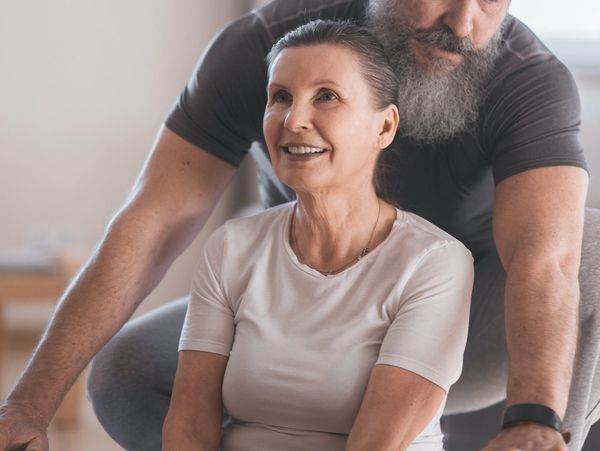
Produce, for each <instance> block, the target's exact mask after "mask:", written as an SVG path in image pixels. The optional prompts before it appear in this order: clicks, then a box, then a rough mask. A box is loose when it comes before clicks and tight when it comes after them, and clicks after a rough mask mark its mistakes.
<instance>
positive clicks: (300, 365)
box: [179, 204, 473, 451]
mask: <svg viewBox="0 0 600 451" xmlns="http://www.w3.org/2000/svg"><path fill="white" fill-rule="evenodd" d="M292 207H293V204H285V205H282V206H279V207H275V208H272V209H269V210H267V211H265V212H262V213H260V214H258V215H256V216H251V217H248V218H241V219H235V220H231V221H228V222H227V223H226V224H225V225H223V226H222V227H221V228H219V229H218V230H217V231H216V232H215V233H214V234H213V235H212V236H211V237H210V238H209V240H208V242H207V244H206V246H205V248H204V251H203V253H202V256H201V258H200V260H199V264H198V267H197V269H196V271H195V273H194V279H193V286H192V291H191V300H190V304H189V306H188V311H187V314H186V318H185V323H184V326H183V331H182V335H181V341H180V345H179V350H197V351H208V352H214V353H218V354H222V355H225V356H229V360H228V362H227V369H226V371H225V377H224V380H223V401H224V405H225V409H226V410H227V412H228V413H229V414H230V415H231V416H232V417H233V419H234V422H233V425H231V426H230V427H228V428H227V429H226V430H225V432H224V435H223V438H222V441H221V449H222V451H253V450H256V451H258V450H260V451H283V450H285V451H296V450H298V451H320V450H323V451H338V450H340V451H341V450H343V449H344V446H345V442H346V439H347V436H348V434H349V433H350V429H351V428H352V425H353V423H354V420H355V418H356V415H357V413H358V410H359V407H360V404H361V402H362V399H363V395H364V392H365V389H366V386H367V382H368V379H369V376H370V372H371V370H372V369H373V366H374V365H375V364H378V363H381V364H387V365H394V366H398V367H401V368H404V369H407V370H410V371H412V372H414V373H417V374H419V375H421V376H423V377H424V378H426V379H428V380H430V381H432V382H433V383H435V384H437V385H439V386H440V387H442V388H443V389H444V390H446V391H447V390H448V389H449V388H450V386H451V385H452V384H453V383H454V382H455V381H456V380H457V379H458V377H459V375H460V373H461V369H462V358H463V351H464V347H465V343H466V338H467V328H468V318H469V305H470V300H471V289H472V284H473V259H472V257H471V253H470V252H469V251H468V250H467V249H466V248H465V247H464V246H463V245H462V244H461V243H460V242H459V241H457V240H456V239H454V238H453V237H451V236H450V235H448V234H447V233H445V232H443V231H442V230H440V229H438V228H437V227H435V226H434V225H433V224H431V223H429V222H428V221H426V220H424V219H423V218H421V217H419V216H417V215H414V214H411V213H408V212H404V211H401V210H398V211H397V216H396V220H395V222H394V225H393V227H392V230H391V232H390V234H389V235H388V237H387V238H386V239H385V240H384V241H383V242H382V243H381V244H380V245H379V246H377V247H376V248H375V249H373V250H372V251H371V252H370V253H369V254H367V256H365V257H364V258H362V259H361V260H359V261H358V262H357V263H355V264H354V265H353V266H351V267H349V268H347V269H345V270H344V271H342V272H340V273H338V274H334V275H323V274H321V273H319V272H318V271H316V270H314V269H312V268H310V267H309V266H306V265H304V264H302V263H300V262H299V261H298V259H297V257H296V255H295V254H294V252H293V251H292V249H291V247H290V244H289V239H288V237H289V227H290V219H291V213H292V210H293V208H292ZM444 402H445V400H444ZM443 404H444V403H442V406H440V409H439V410H438V412H437V414H436V415H435V417H434V418H433V420H432V421H431V422H430V424H429V425H428V426H427V427H426V428H425V429H424V430H423V431H422V433H421V434H420V435H419V436H418V437H417V439H416V440H415V441H414V442H413V444H412V445H411V446H410V447H409V448H408V449H409V450H410V451H439V450H441V449H443V447H442V435H441V431H440V427H439V419H440V416H441V413H442V411H443Z"/></svg>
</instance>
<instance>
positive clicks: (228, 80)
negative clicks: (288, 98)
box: [165, 13, 272, 166]
mask: <svg viewBox="0 0 600 451" xmlns="http://www.w3.org/2000/svg"><path fill="white" fill-rule="evenodd" d="M271 40H272V38H271V37H270V34H269V33H268V31H267V30H266V28H265V27H264V24H263V22H261V21H260V20H259V18H258V17H257V16H256V15H255V14H253V13H250V14H247V15H245V16H243V17H241V18H240V19H238V20H236V21H235V22H232V23H231V24H230V25H228V26H227V27H225V28H224V29H223V30H222V31H221V32H219V33H218V34H217V35H216V36H215V38H214V39H213V41H212V42H211V43H210V44H209V46H208V48H207V49H206V50H205V52H204V54H203V55H202V56H201V57H200V60H199V61H198V63H197V65H196V68H195V69H194V73H193V74H192V76H191V78H190V79H189V81H188V83H187V85H186V87H185V89H184V90H183V92H182V93H181V94H180V96H179V98H178V100H177V102H176V103H175V105H174V106H173V109H172V110H171V111H170V113H169V114H168V115H167V118H166V120H165V125H166V126H167V127H168V128H169V129H170V130H172V131H173V132H175V133H176V134H177V135H179V136H181V137H182V138H183V139H185V140H186V141H189V142H191V143H192V144H194V145H196V146H198V147H201V148H202V149H204V150H206V151H208V152H209V153H211V154H213V155H215V156H217V157H219V158H221V159H222V160H224V161H226V162H228V163H230V164H232V165H234V166H238V165H239V164H240V163H241V161H242V159H243V158H244V156H245V155H246V153H247V152H248V149H249V148H250V145H251V143H252V142H253V141H255V140H256V139H258V138H259V137H260V136H262V116H263V111H264V108H265V104H266V84H267V73H266V63H265V55H266V54H267V52H268V50H269V49H270V48H271V45H272V42H271Z"/></svg>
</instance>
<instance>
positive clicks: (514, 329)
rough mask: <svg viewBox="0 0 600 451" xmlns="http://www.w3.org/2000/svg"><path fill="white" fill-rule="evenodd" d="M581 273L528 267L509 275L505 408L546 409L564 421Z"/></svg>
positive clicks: (515, 266)
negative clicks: (531, 406) (526, 405)
mask: <svg viewBox="0 0 600 451" xmlns="http://www.w3.org/2000/svg"><path fill="white" fill-rule="evenodd" d="M578 312H579V285H578V280H577V270H574V269H573V268H571V270H564V268H561V267H560V265H558V264H552V263H549V264H547V265H542V264H539V262H537V263H529V264H528V262H526V261H524V262H522V263H521V264H519V263H514V264H513V265H511V267H510V268H509V270H508V274H507V280H506V290H505V316H506V317H505V322H506V336H507V344H508V351H509V355H510V374H509V383H508V393H507V403H508V405H511V404H520V403H535V404H543V405H546V406H548V407H551V408H552V409H554V410H555V411H556V412H557V413H558V414H559V415H560V416H561V417H564V414H565V411H566V406H567V401H568V395H569V387H570V383H571V376H572V371H573V362H574V357H575V352H576V345H577V330H578V328H577V324H578Z"/></svg>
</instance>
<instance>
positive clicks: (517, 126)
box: [166, 0, 587, 258]
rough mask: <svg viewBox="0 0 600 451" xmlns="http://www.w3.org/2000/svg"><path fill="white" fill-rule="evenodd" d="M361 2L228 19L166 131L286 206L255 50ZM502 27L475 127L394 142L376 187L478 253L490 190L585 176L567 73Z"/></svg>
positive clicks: (352, 10) (292, 5)
mask: <svg viewBox="0 0 600 451" xmlns="http://www.w3.org/2000/svg"><path fill="white" fill-rule="evenodd" d="M366 4H367V1H366V0H279V1H274V2H272V3H269V4H268V5H266V6H264V7H263V8H260V9H257V10H255V11H252V12H251V13H249V14H247V15H245V16H243V17H241V18H240V19H238V20H236V21H235V22H233V23H231V24H230V25H229V26H227V27H226V28H225V29H223V30H222V31H221V32H220V33H219V34H218V35H217V36H216V38H215V39H214V40H213V41H212V43H211V44H210V46H209V47H208V49H207V50H206V51H205V52H204V54H203V55H202V57H201V58H200V61H199V62H198V65H197V67H196V69H195V71H194V74H193V75H192V77H191V78H190V80H189V82H188V84H187V86H186V87H185V89H184V90H183V92H182V93H181V95H180V97H179V99H178V101H177V103H176V104H175V106H174V108H173V110H172V111H171V112H170V113H169V115H168V117H167V119H166V126H167V127H168V128H169V129H171V130H172V131H173V132H175V133H177V134H178V135H180V136H181V137H182V138H184V139H185V140H187V141H189V142H191V143H193V144H195V145H197V146H199V147H201V148H203V149H205V150H206V151H208V152H209V153H211V154H213V155H216V156H217V157H219V158H221V159H223V160H225V161H227V162H228V163H231V164H233V165H235V166H237V165H239V164H240V163H241V161H242V159H243V158H244V156H245V155H246V154H247V153H248V152H249V151H250V153H251V154H252V156H253V157H254V158H255V159H256V161H257V163H258V168H259V180H260V190H261V199H262V202H263V204H264V206H265V207H271V206H274V205H277V204H280V203H282V202H286V201H289V200H291V199H292V198H293V196H294V193H293V192H292V191H291V190H290V189H289V188H287V187H285V186H284V185H283V184H282V183H281V182H280V181H279V180H278V179H277V177H276V176H275V174H274V172H273V169H272V168H271V165H270V162H269V157H268V152H267V150H266V146H265V145H264V139H263V136H262V116H263V112H264V108H265V104H266V100H267V99H266V85H267V71H266V63H265V60H264V58H265V55H266V54H267V53H268V51H269V50H270V49H271V46H272V45H273V44H274V42H275V41H276V40H277V39H279V38H280V37H281V36H283V35H284V34H285V33H286V32H287V31H289V30H291V29H293V28H295V27H297V26H299V25H301V24H303V23H305V22H308V21H310V20H314V19H319V18H320V19H353V20H356V21H358V22H361V21H362V20H364V10H365V6H366ZM506 20H507V26H506V28H505V32H504V33H505V35H504V41H503V45H502V50H501V53H500V56H499V58H498V60H497V63H496V65H495V68H494V69H493V70H492V72H491V74H490V76H489V79H488V80H487V82H486V85H485V89H486V92H487V95H486V97H485V100H484V102H483V104H482V107H481V112H480V115H479V119H478V121H477V122H476V123H475V124H474V126H473V127H472V128H471V129H470V130H469V131H468V132H464V133H462V134H460V135H457V136H456V137H454V138H452V139H451V140H449V141H447V142H445V143H444V144H442V145H425V146H424V145H417V144H416V143H415V142H414V141H412V140H411V139H409V138H406V137H402V136H400V135H398V136H397V137H396V139H395V141H394V143H393V144H392V145H391V146H390V148H388V149H387V150H386V151H385V153H384V159H385V161H384V163H385V164H384V167H385V168H386V170H385V174H384V176H385V177H384V179H385V188H386V191H387V192H388V193H389V194H390V195H391V197H392V198H393V199H394V200H395V201H396V202H397V204H398V205H400V206H401V207H402V208H403V209H405V210H408V211H411V212H414V213H416V214H418V215H420V216H422V217H424V218H426V219H427V220H429V221H431V222H432V223H434V224H435V225H437V226H438V227H440V228H442V229H443V230H445V231H446V232H448V233H450V234H451V235H453V236H455V237H456V238H458V239H459V240H461V241H462V242H463V243H464V244H465V245H466V246H467V247H468V248H469V249H470V250H471V252H473V255H474V256H475V257H476V258H477V257H479V256H481V255H482V254H484V253H485V252H487V251H488V250H490V249H491V248H493V246H494V243H493V239H492V231H491V229H492V227H491V224H492V222H491V217H492V205H493V195H494V186H495V184H497V183H498V182H500V181H501V180H503V179H505V178H507V177H510V176H511V175H514V174H517V173H519V172H522V171H526V170H528V169H533V168H538V167H544V166H556V165H572V166H579V167H582V168H584V169H587V166H586V163H585V160H584V156H583V151H582V149H581V146H580V145H579V141H578V132H579V125H580V105H579V96H578V93H577V88H576V86H575V82H574V80H573V78H572V76H571V74H570V73H569V71H568V70H567V69H566V68H565V67H564V66H563V64H562V63H561V62H560V61H558V59H557V58H556V57H555V56H554V55H553V54H552V53H551V52H550V51H549V50H548V49H547V48H546V47H545V46H544V45H543V44H542V43H541V42H540V41H539V40H538V38H537V37H536V36H535V35H534V34H533V33H532V32H531V30H529V29H528V28H527V27H526V26H525V25H523V24H522V23H521V22H519V21H518V20H517V19H515V18H514V17H511V16H508V17H507V19H506ZM253 143H254V145H253Z"/></svg>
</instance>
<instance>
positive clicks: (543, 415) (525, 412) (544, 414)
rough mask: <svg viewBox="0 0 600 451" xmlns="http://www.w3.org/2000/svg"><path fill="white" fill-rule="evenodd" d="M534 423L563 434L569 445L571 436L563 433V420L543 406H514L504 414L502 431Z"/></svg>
mask: <svg viewBox="0 0 600 451" xmlns="http://www.w3.org/2000/svg"><path fill="white" fill-rule="evenodd" d="M523 422H533V423H538V424H543V425H544V426H548V427H550V428H552V429H554V430H555V431H558V432H559V433H561V434H562V436H563V438H564V440H565V443H569V440H570V438H571V434H570V433H569V432H563V424H562V420H561V419H560V417H559V416H558V414H557V413H556V412H555V411H554V410H552V409H551V408H550V407H546V406H543V405H541V404H514V405H512V406H509V407H508V408H507V409H506V410H505V412H504V419H503V420H502V429H506V428H509V427H511V426H515V425H517V424H518V423H523Z"/></svg>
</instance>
